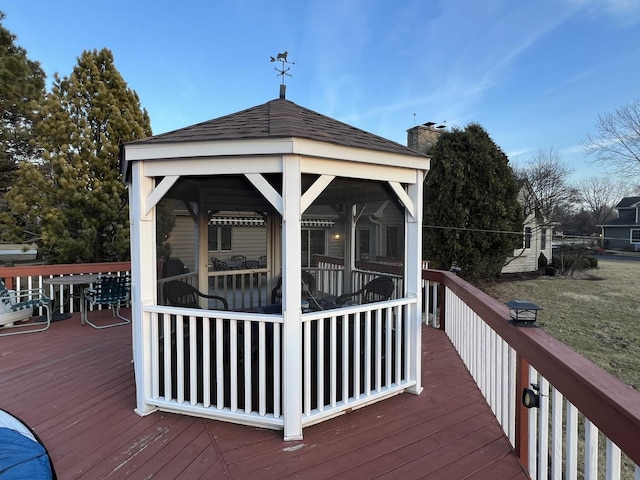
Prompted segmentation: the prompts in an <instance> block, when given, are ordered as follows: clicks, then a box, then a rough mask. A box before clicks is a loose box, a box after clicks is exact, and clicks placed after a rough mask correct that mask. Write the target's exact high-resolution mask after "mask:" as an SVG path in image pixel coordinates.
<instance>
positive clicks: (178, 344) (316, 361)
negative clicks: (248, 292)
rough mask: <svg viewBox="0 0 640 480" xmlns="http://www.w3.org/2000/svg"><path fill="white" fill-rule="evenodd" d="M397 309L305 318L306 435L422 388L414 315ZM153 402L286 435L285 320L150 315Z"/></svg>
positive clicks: (195, 313)
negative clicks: (413, 369)
mask: <svg viewBox="0 0 640 480" xmlns="http://www.w3.org/2000/svg"><path fill="white" fill-rule="evenodd" d="M414 303H415V300H406V299H403V300H390V301H387V302H378V303H372V304H367V305H362V306H356V307H347V308H342V309H333V310H325V311H319V312H311V313H305V314H303V315H302V321H303V329H302V332H303V333H302V335H303V341H302V344H303V351H302V356H301V359H300V361H301V363H302V365H303V379H302V382H303V384H302V391H303V401H302V406H303V412H302V423H303V425H304V426H308V425H312V424H314V423H317V422H320V421H322V420H324V419H327V418H331V417H333V416H336V415H339V414H340V413H343V412H345V411H347V410H349V409H353V408H357V407H361V406H363V405H366V404H368V403H372V402H375V401H378V400H380V399H382V398H385V397H387V396H390V395H394V394H397V393H399V392H401V391H403V390H404V389H406V388H408V387H410V386H412V385H414V384H415V380H414V381H412V380H410V379H409V378H408V376H409V373H408V372H409V370H410V368H409V358H408V355H409V354H410V347H409V346H408V345H409V340H410V335H412V333H411V331H410V327H409V326H408V314H407V309H408V308H409V306H410V305H411V304H414ZM144 312H145V313H144V318H145V328H143V331H146V332H148V339H147V345H148V348H149V350H150V352H151V358H150V371H151V387H150V391H149V395H148V398H147V399H146V402H147V403H148V404H150V405H155V406H157V407H159V408H161V409H163V410H168V411H173V412H183V413H189V414H192V415H199V416H205V417H210V418H217V419H223V420H227V421H232V422H237V423H243V424H247V425H256V426H262V427H267V428H282V426H283V417H282V403H281V402H282V377H283V374H282V369H284V368H286V366H284V365H281V355H282V352H281V347H282V321H283V320H282V318H283V317H282V316H281V315H278V314H275V315H269V314H257V313H242V312H227V311H213V310H199V309H175V308H171V307H162V306H149V307H145V309H144Z"/></svg>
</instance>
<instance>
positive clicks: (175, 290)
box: [164, 280, 229, 310]
mask: <svg viewBox="0 0 640 480" xmlns="http://www.w3.org/2000/svg"><path fill="white" fill-rule="evenodd" d="M198 297H201V298H207V299H213V300H217V301H218V302H220V303H221V304H222V307H223V308H221V309H220V310H229V304H228V303H227V299H226V298H224V297H221V296H219V295H206V294H204V293H202V292H201V291H199V290H198V289H197V288H195V287H194V286H192V285H189V284H188V283H186V282H180V281H178V280H171V281H170V282H167V283H165V284H164V298H165V301H167V302H169V304H170V305H172V306H174V307H183V308H201V307H200V303H199V302H198Z"/></svg>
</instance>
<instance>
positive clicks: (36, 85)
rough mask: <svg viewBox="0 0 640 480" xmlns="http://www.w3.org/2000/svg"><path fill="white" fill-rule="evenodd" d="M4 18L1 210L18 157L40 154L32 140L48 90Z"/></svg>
mask: <svg viewBox="0 0 640 480" xmlns="http://www.w3.org/2000/svg"><path fill="white" fill-rule="evenodd" d="M4 18H5V14H4V13H2V12H1V11H0V212H5V211H6V210H7V205H6V202H5V201H4V198H3V197H4V195H5V194H6V192H7V190H8V189H9V187H10V186H11V185H12V184H13V183H14V182H15V174H16V170H17V168H18V161H19V160H28V159H32V158H34V157H36V156H37V154H38V150H37V148H36V147H35V145H34V143H33V142H31V141H30V140H31V135H32V126H33V124H34V122H35V120H36V114H37V111H38V109H39V107H40V105H41V103H42V100H43V98H44V93H45V88H44V81H45V74H44V71H43V70H42V68H41V67H40V64H39V63H38V62H34V61H32V60H29V58H28V57H27V52H26V50H25V49H24V48H22V47H20V46H18V45H16V44H15V40H16V36H15V35H13V34H12V33H11V32H9V31H8V30H7V29H6V28H4V27H3V26H2V20H3V19H4ZM11 230H12V232H7V234H9V233H13V232H14V229H11Z"/></svg>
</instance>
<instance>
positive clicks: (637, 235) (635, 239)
mask: <svg viewBox="0 0 640 480" xmlns="http://www.w3.org/2000/svg"><path fill="white" fill-rule="evenodd" d="M631 243H640V228H635V229H632V230H631Z"/></svg>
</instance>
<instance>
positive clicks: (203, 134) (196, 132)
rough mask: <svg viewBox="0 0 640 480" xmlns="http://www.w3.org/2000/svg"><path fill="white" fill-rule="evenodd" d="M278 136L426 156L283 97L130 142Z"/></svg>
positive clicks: (131, 143) (195, 140)
mask: <svg viewBox="0 0 640 480" xmlns="http://www.w3.org/2000/svg"><path fill="white" fill-rule="evenodd" d="M278 137H280V138H287V137H298V138H305V139H309V140H317V141H321V142H329V143H333V144H336V145H341V146H346V147H356V148H366V149H369V150H378V151H382V152H389V153H397V154H402V155H413V156H417V157H424V155H421V154H419V153H417V152H415V151H414V150H411V149H410V148H408V147H405V146H404V145H401V144H399V143H396V142H393V141H391V140H388V139H386V138H383V137H380V136H378V135H374V134H372V133H369V132H365V131H364V130H360V129H359V128H356V127H353V126H351V125H348V124H346V123H342V122H340V121H338V120H335V119H333V118H330V117H327V116H325V115H322V114H320V113H317V112H314V111H313V110H309V109H308V108H304V107H301V106H300V105H297V104H295V103H293V102H291V101H289V100H285V99H280V98H278V99H275V100H271V101H269V102H267V103H264V104H262V105H257V106H255V107H251V108H248V109H246V110H242V111H240V112H236V113H232V114H230V115H225V116H223V117H218V118H215V119H212V120H208V121H206V122H202V123H198V124H195V125H191V126H189V127H185V128H181V129H178V130H174V131H171V132H166V133H162V134H159V135H154V136H153V137H148V138H143V139H140V140H136V141H133V142H129V143H128V145H140V144H156V143H157V144H161V143H179V142H205V141H215V140H238V139H251V138H255V139H259V138H278Z"/></svg>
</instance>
